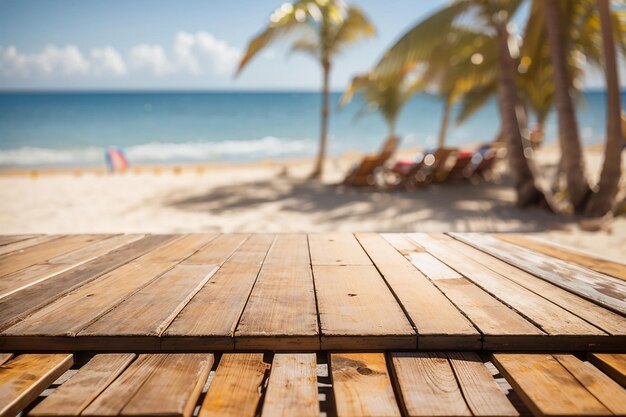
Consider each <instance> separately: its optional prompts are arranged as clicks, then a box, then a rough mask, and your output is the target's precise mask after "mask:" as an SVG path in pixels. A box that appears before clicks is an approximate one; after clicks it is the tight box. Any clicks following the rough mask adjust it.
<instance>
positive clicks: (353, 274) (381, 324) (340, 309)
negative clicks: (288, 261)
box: [313, 266, 417, 349]
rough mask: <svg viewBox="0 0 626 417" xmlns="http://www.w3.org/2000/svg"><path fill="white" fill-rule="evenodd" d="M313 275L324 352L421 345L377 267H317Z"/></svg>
mask: <svg viewBox="0 0 626 417" xmlns="http://www.w3.org/2000/svg"><path fill="white" fill-rule="evenodd" d="M313 276H314V279H315V291H316V293H317V303H318V308H319V315H320V325H321V332H322V349H363V348H364V347H367V348H369V349H394V348H395V349H414V348H415V347H416V346H417V337H416V333H415V331H414V330H413V328H412V326H411V324H410V323H409V321H408V319H407V318H406V316H405V315H404V312H403V311H402V309H401V308H400V306H399V304H398V303H397V302H396V300H395V298H394V297H393V295H392V294H391V292H390V291H389V289H388V288H387V286H386V285H385V282H384V281H383V279H382V277H381V276H380V274H379V273H378V271H377V270H376V268H375V267H374V266H313ZM364 341H366V343H364Z"/></svg>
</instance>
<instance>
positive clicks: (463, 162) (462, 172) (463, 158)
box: [446, 150, 477, 181]
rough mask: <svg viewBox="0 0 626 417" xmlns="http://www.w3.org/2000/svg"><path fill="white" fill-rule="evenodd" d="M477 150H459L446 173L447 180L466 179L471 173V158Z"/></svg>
mask: <svg viewBox="0 0 626 417" xmlns="http://www.w3.org/2000/svg"><path fill="white" fill-rule="evenodd" d="M476 153H477V151H476V152H474V151H467V150H466V151H460V152H459V153H458V154H457V157H456V161H455V162H454V165H453V166H452V168H451V169H450V172H449V173H448V176H447V178H446V179H447V180H450V181H460V180H466V179H468V178H469V177H470V175H471V168H472V159H473V158H474V156H475V155H476Z"/></svg>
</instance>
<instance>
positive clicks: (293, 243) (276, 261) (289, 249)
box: [263, 233, 311, 266]
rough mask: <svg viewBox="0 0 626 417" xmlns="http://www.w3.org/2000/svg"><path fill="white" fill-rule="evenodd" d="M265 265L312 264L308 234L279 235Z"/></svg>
mask: <svg viewBox="0 0 626 417" xmlns="http://www.w3.org/2000/svg"><path fill="white" fill-rule="evenodd" d="M263 265H285V266H294V265H295V266H307V265H308V266H310V265H311V257H310V255H309V242H308V239H307V236H306V235H305V234H302V233H297V234H296V233H290V234H284V235H278V236H277V237H276V240H275V241H274V244H273V245H272V248H271V250H270V252H269V253H268V254H267V258H266V259H265V262H263Z"/></svg>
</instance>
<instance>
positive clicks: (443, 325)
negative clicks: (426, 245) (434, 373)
mask: <svg viewBox="0 0 626 417" xmlns="http://www.w3.org/2000/svg"><path fill="white" fill-rule="evenodd" d="M356 236H357V239H358V240H359V242H360V243H361V245H362V246H363V248H364V249H365V251H366V252H367V253H368V255H369V257H370V258H371V259H372V260H373V261H374V264H375V265H376V267H377V268H378V270H379V271H380V273H381V274H382V276H383V278H384V279H385V281H386V282H387V284H388V285H389V287H390V288H391V290H392V292H393V293H394V295H395V297H396V298H397V299H398V300H399V301H400V303H401V304H402V307H403V308H404V310H405V311H406V313H407V314H408V316H409V318H410V320H411V323H412V324H413V325H414V326H415V328H416V329H417V334H418V335H417V345H418V349H420V350H422V349H437V348H441V347H443V346H446V345H451V344H454V345H455V346H457V349H480V347H481V341H480V333H479V332H478V330H476V328H474V326H473V325H472V323H471V322H470V321H469V320H468V319H467V318H466V317H465V316H464V315H463V314H461V312H460V311H459V310H458V309H457V308H456V307H455V306H454V304H452V303H451V302H450V300H448V299H447V298H446V296H445V295H443V293H442V292H441V291H440V290H439V289H437V287H435V286H434V285H433V284H432V283H431V282H430V281H429V280H428V279H427V278H426V277H425V276H424V275H423V274H422V273H421V272H419V271H418V270H417V269H415V268H414V267H413V265H411V263H410V262H409V261H408V260H407V259H406V258H405V257H404V256H402V254H401V253H400V252H398V251H397V250H396V249H395V248H394V247H393V246H391V245H390V244H389V243H388V242H387V241H386V240H385V239H384V238H383V237H381V236H380V235H379V234H375V233H363V234H357V235H356Z"/></svg>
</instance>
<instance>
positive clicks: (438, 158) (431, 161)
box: [403, 148, 457, 189]
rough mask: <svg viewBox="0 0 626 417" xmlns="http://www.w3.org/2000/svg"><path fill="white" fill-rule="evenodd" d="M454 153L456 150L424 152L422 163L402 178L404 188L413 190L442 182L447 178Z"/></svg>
mask: <svg viewBox="0 0 626 417" xmlns="http://www.w3.org/2000/svg"><path fill="white" fill-rule="evenodd" d="M456 153H457V149H456V148H439V149H437V150H434V151H430V152H426V153H425V154H424V159H423V160H422V162H420V163H419V164H417V165H416V167H415V168H414V169H412V170H411V171H409V173H408V174H407V176H406V177H405V178H404V181H403V184H404V186H405V187H406V188H407V189H415V188H417V187H420V186H423V185H427V184H430V183H432V182H441V181H444V180H445V179H446V178H447V177H448V173H449V172H450V169H451V166H450V162H451V161H452V159H453V157H454V156H455V155H456Z"/></svg>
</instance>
